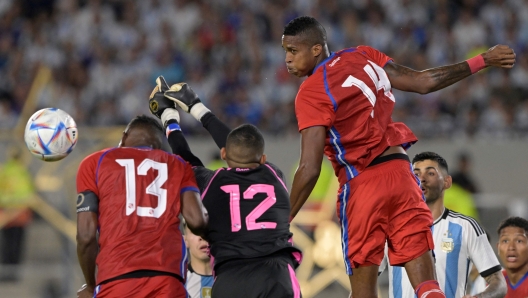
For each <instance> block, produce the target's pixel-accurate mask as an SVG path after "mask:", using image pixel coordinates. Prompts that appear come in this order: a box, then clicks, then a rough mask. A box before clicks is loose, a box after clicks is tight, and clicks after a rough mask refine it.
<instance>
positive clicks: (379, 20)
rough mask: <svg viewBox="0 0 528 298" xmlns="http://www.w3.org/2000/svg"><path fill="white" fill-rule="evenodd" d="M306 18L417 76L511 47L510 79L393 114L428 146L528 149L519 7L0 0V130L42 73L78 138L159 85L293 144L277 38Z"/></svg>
mask: <svg viewBox="0 0 528 298" xmlns="http://www.w3.org/2000/svg"><path fill="white" fill-rule="evenodd" d="M302 14H308V15H314V16H315V17H317V18H318V19H319V20H320V21H321V23H323V24H324V25H325V27H326V28H328V35H329V36H330V37H331V38H330V39H331V40H332V41H333V42H334V43H336V44H338V45H339V46H337V45H334V46H335V47H353V46H356V45H359V44H367V45H370V46H373V47H375V48H378V49H379V50H381V51H384V52H386V53H388V54H389V55H390V56H392V57H393V58H394V59H395V61H396V62H398V63H400V64H405V65H410V66H412V67H414V68H417V69H424V68H428V67H431V66H435V65H441V64H449V63H453V62H456V61H460V60H461V59H465V58H467V57H468V55H471V54H472V53H473V52H474V51H481V50H482V48H486V47H487V46H489V45H493V44H500V43H506V44H508V45H509V46H511V47H512V48H514V49H515V51H516V53H517V57H518V63H517V65H515V68H514V69H513V70H512V71H511V72H510V75H509V76H505V75H503V73H502V72H501V71H500V70H486V71H482V72H481V73H479V74H478V75H477V76H475V77H472V78H469V79H468V80H467V81H463V82H461V83H458V84H456V85H454V86H452V87H450V88H447V89H445V90H441V91H438V92H435V93H434V94H431V95H428V96H420V95H415V94H408V93H402V94H397V96H396V98H398V101H397V103H396V111H395V113H394V114H395V117H397V118H398V120H399V121H405V122H406V123H408V124H409V126H411V128H412V129H413V131H414V132H415V133H416V134H417V135H418V137H420V138H438V137H440V138H450V137H460V136H468V137H473V136H484V137H490V138H496V137H501V138H508V137H509V138H511V137H520V138H526V137H528V124H526V123H527V120H526V118H527V117H526V113H527V112H526V109H527V108H526V106H527V104H525V102H526V98H528V87H527V86H528V85H527V84H526V80H527V79H528V58H526V57H528V55H526V53H527V52H528V2H527V1H518V0H482V1H419V0H371V1H367V0H355V1H339V0H310V1H307V0H304V1H300V0H289V1H278V0H266V1H250V0H231V1H221V0H145V1H128V0H24V1H12V0H2V1H0V74H1V75H2V78H4V79H3V80H2V82H0V95H1V96H0V115H2V116H3V117H0V118H1V120H0V128H11V127H13V126H14V125H15V123H16V120H17V117H18V115H19V113H20V110H21V108H22V107H23V105H24V102H25V100H26V97H27V93H28V90H29V89H30V86H31V83H32V81H33V78H34V75H35V73H36V70H37V69H38V68H39V67H40V66H45V67H49V68H51V69H52V70H53V78H52V81H51V82H49V84H48V86H46V87H45V88H44V89H43V90H42V92H41V94H40V95H39V96H38V100H39V103H38V107H46V106H56V107H60V108H61V109H63V110H65V111H67V112H68V113H70V114H72V115H73V116H74V118H75V120H76V122H77V124H78V125H80V126H82V125H97V126H100V125H122V124H124V122H123V119H129V118H130V115H134V114H136V113H138V112H144V111H145V108H144V107H143V105H144V99H145V98H147V97H148V94H149V90H151V89H152V85H154V79H155V78H156V77H157V76H158V75H164V76H165V78H166V79H167V80H168V81H169V83H171V84H172V83H176V82H179V81H190V82H191V83H192V84H191V85H192V86H193V87H194V88H196V92H197V93H198V94H199V96H201V97H202V100H204V101H206V102H207V103H208V105H215V106H217V107H216V108H215V110H217V111H219V115H218V116H219V117H220V118H223V119H225V121H227V122H229V123H230V124H231V125H235V124H238V123H241V122H251V123H253V124H256V125H257V126H259V127H260V128H261V129H262V130H263V131H266V132H268V133H272V134H276V135H287V134H289V133H291V132H292V131H295V130H296V122H295V121H291V120H292V119H291V117H294V116H293V115H294V114H293V111H285V109H289V108H291V105H292V102H293V101H294V99H295V91H296V90H297V87H298V85H299V84H300V83H301V81H300V80H297V79H294V78H292V76H288V75H287V74H286V75H284V74H285V66H284V59H283V58H282V56H283V55H282V54H280V53H281V51H282V49H281V48H280V38H281V34H282V28H283V26H284V24H286V23H287V22H288V21H289V20H291V19H292V18H294V17H296V16H298V15H302ZM124 86H125V87H126V88H123V87H124ZM125 89H126V90H127V92H126V94H122V93H121V92H119V91H121V90H125ZM492 90H494V92H491V91H492ZM424 111H425V112H424ZM182 119H185V117H184V116H183V117H182ZM183 121H185V120H183ZM188 127H189V129H188V130H187V131H186V133H189V134H199V133H201V130H200V129H197V127H196V125H191V126H188ZM435 127H436V128H435ZM433 128H435V129H433ZM437 128H441V129H437Z"/></svg>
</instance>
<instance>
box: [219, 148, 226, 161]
mask: <svg viewBox="0 0 528 298" xmlns="http://www.w3.org/2000/svg"><path fill="white" fill-rule="evenodd" d="M226 156H227V154H226V149H225V147H222V149H220V158H222V160H227V157H226Z"/></svg>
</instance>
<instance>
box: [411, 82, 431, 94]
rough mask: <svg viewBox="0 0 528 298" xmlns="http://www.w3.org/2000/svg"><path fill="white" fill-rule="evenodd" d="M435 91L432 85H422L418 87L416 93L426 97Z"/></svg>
mask: <svg viewBox="0 0 528 298" xmlns="http://www.w3.org/2000/svg"><path fill="white" fill-rule="evenodd" d="M433 91H435V90H434V88H433V86H431V85H430V84H420V85H419V86H417V88H416V90H415V92H416V93H418V94H421V95H425V94H428V93H431V92H433Z"/></svg>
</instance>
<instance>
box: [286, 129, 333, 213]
mask: <svg viewBox="0 0 528 298" xmlns="http://www.w3.org/2000/svg"><path fill="white" fill-rule="evenodd" d="M325 139H326V127H324V126H313V127H309V128H306V129H303V130H302V131H301V160H300V161H299V168H297V171H296V172H295V176H294V177H293V184H292V189H291V194H290V205H291V211H290V216H291V218H294V217H295V215H297V213H298V212H299V210H300V209H301V207H302V206H303V205H304V203H305V202H306V200H307V199H308V197H309V196H310V194H311V193H312V190H313V188H314V187H315V184H316V183H317V178H319V174H320V173H321V163H322V162H323V154H324V144H325Z"/></svg>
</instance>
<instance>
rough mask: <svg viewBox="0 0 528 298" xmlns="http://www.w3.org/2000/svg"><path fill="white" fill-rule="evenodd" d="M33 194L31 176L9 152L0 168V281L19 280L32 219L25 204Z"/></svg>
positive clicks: (18, 158) (18, 159)
mask: <svg viewBox="0 0 528 298" xmlns="http://www.w3.org/2000/svg"><path fill="white" fill-rule="evenodd" d="M33 192H34V190H33V182H32V179H31V175H30V173H29V172H28V170H27V169H26V167H25V166H24V165H23V164H22V163H21V161H20V151H15V150H13V151H12V153H11V156H10V157H9V159H8V161H7V162H6V163H5V164H4V165H2V166H1V167H0V228H1V241H0V243H1V244H2V247H1V253H2V254H1V261H2V263H1V264H2V267H0V281H17V280H18V279H19V277H20V276H19V274H20V272H19V271H20V268H19V265H20V263H21V261H22V254H23V253H24V232H25V228H26V226H27V225H28V224H29V223H30V221H31V218H32V213H31V210H30V209H29V208H28V204H29V201H30V200H31V198H32V195H33Z"/></svg>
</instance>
